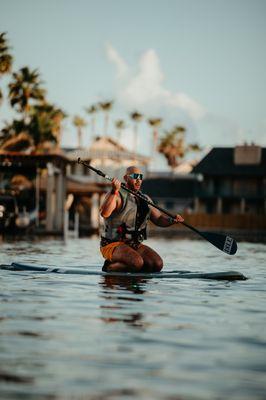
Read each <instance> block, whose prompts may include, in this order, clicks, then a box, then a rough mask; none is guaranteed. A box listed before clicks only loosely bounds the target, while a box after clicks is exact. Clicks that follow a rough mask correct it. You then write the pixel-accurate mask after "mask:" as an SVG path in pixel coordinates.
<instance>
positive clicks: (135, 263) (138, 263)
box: [130, 256, 144, 271]
mask: <svg viewBox="0 0 266 400" xmlns="http://www.w3.org/2000/svg"><path fill="white" fill-rule="evenodd" d="M130 263H131V266H132V268H133V269H134V271H140V270H141V269H142V267H143V264H144V261H143V258H142V257H141V256H135V257H133V258H132V259H131V262H130Z"/></svg>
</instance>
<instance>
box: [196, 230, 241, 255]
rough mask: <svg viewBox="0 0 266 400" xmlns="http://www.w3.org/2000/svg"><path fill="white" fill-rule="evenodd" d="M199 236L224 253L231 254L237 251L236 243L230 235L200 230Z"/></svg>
mask: <svg viewBox="0 0 266 400" xmlns="http://www.w3.org/2000/svg"><path fill="white" fill-rule="evenodd" d="M201 236H203V237H204V238H205V239H206V240H208V241H209V242H210V243H212V244H213V245H214V246H215V247H217V248H218V249H220V250H222V251H223V252H224V253H227V254H230V255H233V254H235V253H236V252H237V243H236V241H235V239H233V238H231V237H230V236H227V235H223V234H221V233H212V232H201Z"/></svg>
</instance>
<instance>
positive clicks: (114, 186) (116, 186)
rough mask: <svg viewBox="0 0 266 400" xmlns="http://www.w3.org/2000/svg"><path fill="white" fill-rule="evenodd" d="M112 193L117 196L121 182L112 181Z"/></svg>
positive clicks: (115, 179)
mask: <svg viewBox="0 0 266 400" xmlns="http://www.w3.org/2000/svg"><path fill="white" fill-rule="evenodd" d="M111 183H112V193H115V194H117V193H118V192H119V190H120V188H121V182H120V180H119V179H117V178H113V179H112V182H111Z"/></svg>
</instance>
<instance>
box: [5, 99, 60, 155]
mask: <svg viewBox="0 0 266 400" xmlns="http://www.w3.org/2000/svg"><path fill="white" fill-rule="evenodd" d="M65 117H66V114H65V113H64V112H63V111H62V110H61V109H59V108H57V107H55V106H53V105H51V104H48V103H45V104H43V105H40V106H37V105H36V106H32V107H31V110H30V113H29V120H28V121H27V123H26V122H25V120H24V119H21V120H13V121H12V122H11V123H6V125H5V126H4V128H3V129H2V130H1V133H0V148H2V149H6V148H9V150H10V149H11V148H12V151H20V150H22V148H24V147H25V146H26V144H27V143H28V147H30V148H31V150H33V149H36V148H38V149H41V148H42V146H43V145H44V143H45V142H46V143H47V142H49V143H50V144H51V147H53V146H54V145H55V144H56V143H58V141H60V133H61V121H62V119H63V118H65ZM59 144H60V143H58V145H59ZM10 151H11V150H10Z"/></svg>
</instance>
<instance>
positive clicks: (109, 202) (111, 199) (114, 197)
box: [100, 178, 122, 218]
mask: <svg viewBox="0 0 266 400" xmlns="http://www.w3.org/2000/svg"><path fill="white" fill-rule="evenodd" d="M120 188H121V182H120V181H119V180H118V179H116V178H114V179H113V180H112V190H111V192H109V193H107V195H106V196H105V199H104V201H103V204H102V205H101V207H100V214H101V216H102V217H103V218H108V217H110V215H111V214H112V213H113V212H114V211H115V210H117V209H119V208H120V206H121V202H122V201H121V197H120V195H119V189H120Z"/></svg>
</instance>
